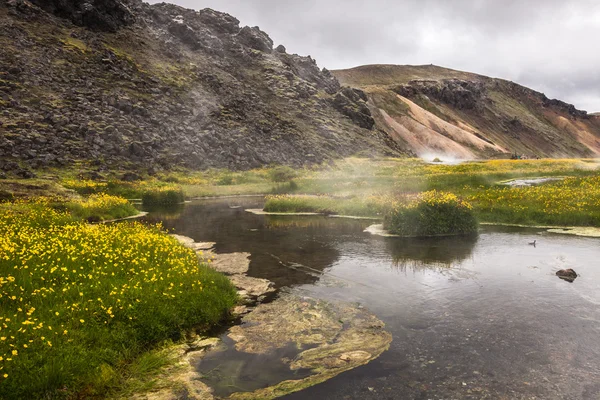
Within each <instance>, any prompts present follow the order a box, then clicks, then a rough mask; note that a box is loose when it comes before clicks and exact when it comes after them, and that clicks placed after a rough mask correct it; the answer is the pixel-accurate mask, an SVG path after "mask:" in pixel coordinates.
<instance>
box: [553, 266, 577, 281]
mask: <svg viewBox="0 0 600 400" xmlns="http://www.w3.org/2000/svg"><path fill="white" fill-rule="evenodd" d="M556 276H558V277H559V278H560V279H562V280H565V281H567V282H573V281H575V279H577V276H578V275H577V273H576V272H575V271H574V270H572V269H561V270H560V271H558V272H557V273H556Z"/></svg>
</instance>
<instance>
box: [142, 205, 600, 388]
mask: <svg viewBox="0 0 600 400" xmlns="http://www.w3.org/2000/svg"><path fill="white" fill-rule="evenodd" d="M261 202H262V200H261V199H254V198H239V199H224V200H205V201H197V202H194V203H192V204H188V205H186V206H185V207H184V208H183V209H180V210H178V211H177V212H172V213H170V214H169V213H165V212H161V211H158V212H153V213H151V214H150V215H149V216H148V217H147V219H148V220H151V221H162V222H163V223H164V225H165V227H167V228H173V229H175V230H176V232H177V233H179V234H182V235H186V236H190V237H193V238H194V239H195V240H197V241H214V242H217V243H218V244H217V247H216V250H217V252H237V251H243V252H249V253H251V254H252V256H251V264H250V271H249V275H251V276H255V277H260V278H267V279H270V280H272V281H274V282H275V283H276V285H277V286H278V287H280V288H282V287H291V288H292V290H294V291H296V292H299V293H303V294H306V295H309V296H313V297H317V298H323V299H329V300H343V301H350V302H358V303H360V304H361V305H363V306H364V307H366V308H367V309H369V310H370V311H371V312H373V313H374V314H376V315H377V316H378V317H379V318H380V319H381V320H383V321H384V322H385V323H386V329H387V330H388V331H389V332H391V333H392V335H393V338H394V340H393V342H392V345H391V347H390V350H389V351H387V352H385V353H384V354H383V355H382V356H381V357H380V358H379V359H377V360H375V361H373V362H371V363H370V364H368V365H366V366H363V367H359V368H357V369H355V370H352V371H349V372H346V373H343V374H341V375H339V376H338V377H336V378H333V379H332V380H330V381H328V382H325V383H323V384H320V385H317V386H315V387H313V388H309V389H306V390H304V391H301V392H298V393H295V394H292V395H289V396H287V397H286V398H288V399H305V398H306V399H421V398H422V399H463V398H473V399H481V398H494V399H495V398H503V399H534V398H535V399H600V246H599V245H600V241H599V239H597V238H582V237H572V236H563V235H557V234H551V233H547V232H544V231H540V230H534V229H522V228H506V227H503V228H500V227H482V231H481V233H480V235H479V237H478V238H473V239H467V238H447V239H440V238H436V239H426V240H424V239H411V240H406V239H398V238H383V237H378V236H372V235H370V234H368V233H364V232H363V230H364V229H365V228H366V227H367V226H368V225H369V224H371V223H372V222H371V221H361V220H346V219H339V218H327V217H284V216H276V217H275V216H260V215H253V214H250V213H246V212H245V211H244V209H246V208H260V207H261V205H262V204H261ZM234 207H237V208H234ZM533 240H537V246H536V247H533V246H529V245H528V242H532V241H533ZM563 268H573V269H575V270H576V271H577V273H578V274H579V275H580V277H579V278H578V279H577V280H576V281H575V282H574V283H572V284H570V283H568V282H565V281H562V280H560V279H559V278H558V277H556V276H555V272H556V271H557V270H559V269H563ZM223 354H224V357H226V358H227V357H229V356H227V353H223ZM229 358H231V357H229ZM228 361H229V363H225V364H231V359H228ZM238 361H239V363H241V364H240V367H239V368H240V370H245V371H248V370H249V369H248V368H247V367H248V366H247V365H246V366H245V367H244V365H243V363H244V360H236V362H238ZM246 361H247V362H250V363H253V364H252V368H251V370H252V371H253V375H252V376H262V377H263V379H262V381H265V382H271V378H272V377H273V375H274V372H273V369H272V368H269V367H267V366H265V368H264V370H261V369H260V368H261V365H265V363H262V364H261V363H256V362H255V361H256V360H246ZM211 363H212V364H211V365H210V366H211V367H215V366H216V365H218V360H217V361H215V360H211ZM245 379H250V380H251V379H254V378H252V377H250V378H248V375H246V378H245ZM286 379H287V378H286ZM241 381H242V380H241V379H238V380H237V381H235V382H233V383H232V384H234V385H239V382H241ZM262 381H261V382H262ZM251 386H252V385H250V386H248V387H249V389H247V390H250V389H251Z"/></svg>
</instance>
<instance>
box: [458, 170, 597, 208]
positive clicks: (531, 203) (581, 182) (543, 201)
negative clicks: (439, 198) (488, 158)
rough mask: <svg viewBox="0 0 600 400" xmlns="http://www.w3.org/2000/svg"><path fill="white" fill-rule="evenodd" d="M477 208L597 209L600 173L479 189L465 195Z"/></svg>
mask: <svg viewBox="0 0 600 400" xmlns="http://www.w3.org/2000/svg"><path fill="white" fill-rule="evenodd" d="M468 200H469V201H472V202H473V203H475V204H476V205H477V207H478V208H479V209H488V210H494V209H496V208H507V209H512V210H514V211H526V210H528V209H534V210H540V211H542V212H543V213H545V214H550V215H551V214H554V215H559V214H565V213H569V212H586V213H594V212H595V213H597V212H600V177H598V176H595V177H588V178H567V179H565V180H564V181H562V182H558V183H552V184H545V185H540V186H530V187H518V188H511V187H503V188H497V187H496V188H490V189H486V190H480V191H477V192H475V193H474V194H472V195H470V196H469V197H468Z"/></svg>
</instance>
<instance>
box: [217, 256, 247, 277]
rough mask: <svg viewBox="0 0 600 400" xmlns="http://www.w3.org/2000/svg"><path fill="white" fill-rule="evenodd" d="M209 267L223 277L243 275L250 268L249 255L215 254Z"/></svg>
mask: <svg viewBox="0 0 600 400" xmlns="http://www.w3.org/2000/svg"><path fill="white" fill-rule="evenodd" d="M211 266H212V267H213V268H214V269H216V270H217V271H219V272H222V273H224V274H225V275H236V274H245V273H247V272H248V268H249V267H250V253H229V254H215V255H214V259H213V260H212V264H211Z"/></svg>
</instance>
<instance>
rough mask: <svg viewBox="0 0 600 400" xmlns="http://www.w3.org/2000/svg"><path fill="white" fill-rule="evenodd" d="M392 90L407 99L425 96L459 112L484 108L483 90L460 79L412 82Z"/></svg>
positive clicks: (474, 83) (477, 83)
mask: <svg viewBox="0 0 600 400" xmlns="http://www.w3.org/2000/svg"><path fill="white" fill-rule="evenodd" d="M393 90H394V91H395V92H396V93H398V94H399V95H401V96H404V97H408V98H415V97H417V96H418V95H425V96H428V97H430V98H433V99H436V100H439V101H441V102H443V103H444V104H448V105H449V106H451V107H455V108H457V109H459V110H463V109H466V110H475V109H478V110H482V109H483V107H484V106H485V102H484V101H483V100H484V96H485V88H484V86H483V85H482V84H481V83H479V82H472V81H465V80H460V79H445V80H442V81H434V80H413V81H410V82H409V83H408V84H405V85H399V86H397V87H395V88H393Z"/></svg>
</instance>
